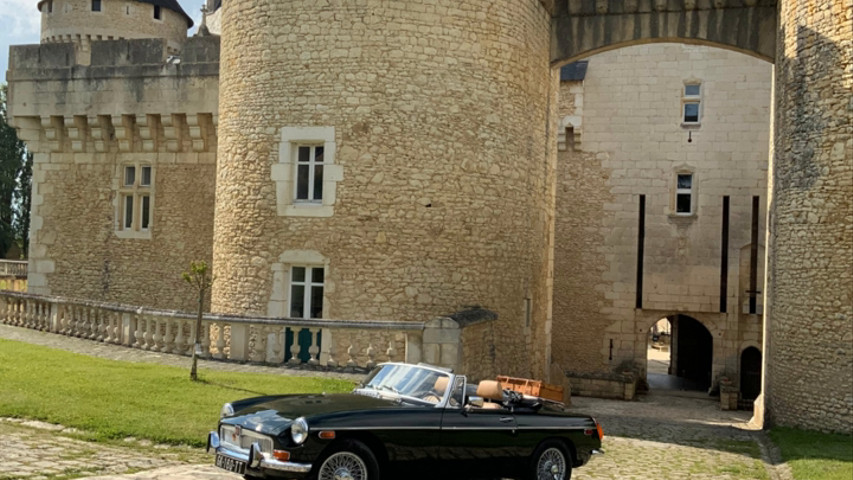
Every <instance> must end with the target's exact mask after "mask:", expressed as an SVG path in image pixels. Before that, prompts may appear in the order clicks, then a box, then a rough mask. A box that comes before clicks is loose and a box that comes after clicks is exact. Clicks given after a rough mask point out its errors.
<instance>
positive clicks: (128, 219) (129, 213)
mask: <svg viewBox="0 0 853 480" xmlns="http://www.w3.org/2000/svg"><path fill="white" fill-rule="evenodd" d="M124 228H126V229H129V228H133V196H132V195H128V196H126V197H124Z"/></svg>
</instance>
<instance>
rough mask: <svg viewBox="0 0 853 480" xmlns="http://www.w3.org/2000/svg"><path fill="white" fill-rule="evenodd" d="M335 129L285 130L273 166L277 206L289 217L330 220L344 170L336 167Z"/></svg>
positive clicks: (290, 128) (289, 128) (272, 175)
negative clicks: (277, 156)
mask: <svg viewBox="0 0 853 480" xmlns="http://www.w3.org/2000/svg"><path fill="white" fill-rule="evenodd" d="M335 149H336V143H335V128H334V127H284V128H282V129H281V144H280V145H279V161H278V162H276V163H275V164H273V166H272V170H271V172H270V173H271V177H272V180H273V181H274V182H275V185H276V207H277V212H278V214H279V215H281V216H286V217H331V216H332V215H333V214H334V206H335V201H336V198H337V197H336V191H337V185H338V183H339V182H341V181H342V180H343V173H344V171H343V167H342V166H341V165H336V164H335Z"/></svg>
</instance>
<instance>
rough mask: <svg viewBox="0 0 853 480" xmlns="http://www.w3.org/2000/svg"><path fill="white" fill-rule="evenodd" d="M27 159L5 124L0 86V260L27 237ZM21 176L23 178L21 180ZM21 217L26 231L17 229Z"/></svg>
mask: <svg viewBox="0 0 853 480" xmlns="http://www.w3.org/2000/svg"><path fill="white" fill-rule="evenodd" d="M29 158H30V157H29V155H27V149H26V145H24V142H23V141H21V140H20V139H19V138H18V135H17V133H16V132H15V129H14V128H12V126H11V125H9V122H8V117H7V111H6V85H0V258H5V257H6V252H8V251H9V248H10V247H11V246H12V245H14V244H15V243H17V242H20V241H21V240H23V238H21V237H20V235H22V234H25V235H26V236H27V237H29V209H30V202H29V197H30V193H29V189H30V181H31V178H32V173H31V172H32V163H31V162H30V161H29ZM22 175H24V176H25V177H26V178H23V179H22ZM21 180H23V182H22V181H21ZM24 190H26V192H24ZM23 210H26V212H25V213H24V212H23ZM24 217H26V223H27V225H26V227H25V228H26V232H24V231H23V230H21V227H20V224H21V222H22V221H23V220H24Z"/></svg>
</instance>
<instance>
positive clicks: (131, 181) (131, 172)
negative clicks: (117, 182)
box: [124, 167, 136, 187]
mask: <svg viewBox="0 0 853 480" xmlns="http://www.w3.org/2000/svg"><path fill="white" fill-rule="evenodd" d="M135 184H136V167H125V168H124V186H125V187H132V186H133V185H135Z"/></svg>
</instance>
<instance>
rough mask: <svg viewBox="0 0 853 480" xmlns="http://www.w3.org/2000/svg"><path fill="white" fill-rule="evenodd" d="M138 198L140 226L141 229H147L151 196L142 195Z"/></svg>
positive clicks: (149, 221)
mask: <svg viewBox="0 0 853 480" xmlns="http://www.w3.org/2000/svg"><path fill="white" fill-rule="evenodd" d="M140 198H141V200H142V215H140V218H139V219H140V221H141V222H142V225H140V227H141V228H142V230H148V226H149V225H150V224H151V197H149V196H148V195H144V196H142V197H140Z"/></svg>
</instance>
